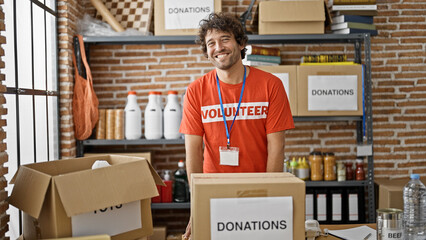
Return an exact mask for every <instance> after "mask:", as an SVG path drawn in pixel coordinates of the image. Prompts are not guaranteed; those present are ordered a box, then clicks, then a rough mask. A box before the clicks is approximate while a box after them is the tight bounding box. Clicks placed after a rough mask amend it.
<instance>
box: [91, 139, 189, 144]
mask: <svg viewBox="0 0 426 240" xmlns="http://www.w3.org/2000/svg"><path fill="white" fill-rule="evenodd" d="M158 144H185V139H164V138H162V139H157V140H147V139H137V140H127V139H123V140H105V139H88V140H84V141H83V145H85V146H109V145H158Z"/></svg>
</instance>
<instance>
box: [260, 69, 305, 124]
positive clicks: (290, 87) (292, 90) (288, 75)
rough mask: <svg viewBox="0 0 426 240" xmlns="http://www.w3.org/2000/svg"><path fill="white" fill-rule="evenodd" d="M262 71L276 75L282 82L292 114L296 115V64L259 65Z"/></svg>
mask: <svg viewBox="0 0 426 240" xmlns="http://www.w3.org/2000/svg"><path fill="white" fill-rule="evenodd" d="M256 68H258V69H261V70H263V71H266V72H269V73H272V74H274V75H275V76H277V77H278V78H280V79H281V81H282V82H283V85H284V88H285V91H286V93H287V97H288V101H289V102H290V109H291V113H292V114H293V116H297V82H296V80H297V66H295V65H293V66H290V65H288V66H284V65H281V66H259V67H256Z"/></svg>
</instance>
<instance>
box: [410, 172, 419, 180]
mask: <svg viewBox="0 0 426 240" xmlns="http://www.w3.org/2000/svg"><path fill="white" fill-rule="evenodd" d="M410 178H411V179H416V180H417V179H420V175H419V174H417V173H412V174H411V175H410Z"/></svg>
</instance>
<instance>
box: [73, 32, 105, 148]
mask: <svg viewBox="0 0 426 240" xmlns="http://www.w3.org/2000/svg"><path fill="white" fill-rule="evenodd" d="M77 37H78V41H79V45H80V53H81V59H82V61H83V64H84V67H85V68H86V78H87V79H85V78H84V77H82V76H80V74H79V73H78V68H77V62H76V56H75V53H73V55H72V57H73V64H74V69H75V82H74V95H73V98H72V114H73V119H74V135H75V138H76V139H78V140H85V139H87V138H89V137H90V135H92V130H93V128H94V127H95V125H96V123H97V122H98V118H99V115H98V106H99V101H98V98H97V97H96V94H95V91H94V90H93V79H92V73H91V71H90V68H89V64H88V63H87V60H86V53H85V49H84V42H83V37H82V36H81V35H77Z"/></svg>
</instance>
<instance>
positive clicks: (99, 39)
mask: <svg viewBox="0 0 426 240" xmlns="http://www.w3.org/2000/svg"><path fill="white" fill-rule="evenodd" d="M367 35H368V34H366V33H359V34H292V35H248V39H249V40H248V44H279V43H293V44H303V43H312V42H315V43H354V42H360V41H364V38H365V37H366V36H367ZM196 39H197V36H85V37H83V40H84V42H85V43H91V44H196V43H195V40H196Z"/></svg>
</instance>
